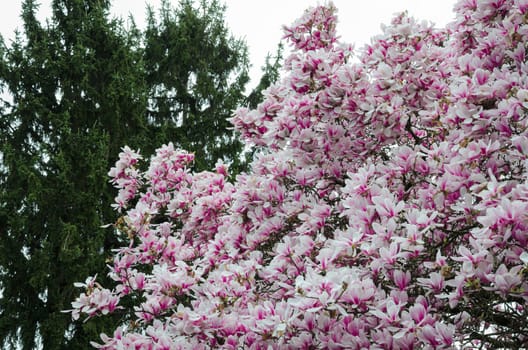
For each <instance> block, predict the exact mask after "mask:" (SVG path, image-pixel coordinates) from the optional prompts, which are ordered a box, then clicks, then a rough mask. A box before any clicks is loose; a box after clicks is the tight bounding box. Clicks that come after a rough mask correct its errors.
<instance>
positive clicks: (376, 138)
mask: <svg viewBox="0 0 528 350" xmlns="http://www.w3.org/2000/svg"><path fill="white" fill-rule="evenodd" d="M455 10H456V20H455V21H454V22H453V23H451V24H450V25H449V26H448V27H447V28H445V29H439V30H436V29H433V28H432V27H431V26H430V25H429V24H426V23H420V22H417V21H415V20H414V19H412V18H410V17H408V16H407V15H405V14H401V15H399V16H397V17H395V18H394V20H393V21H392V23H391V24H390V25H388V26H386V27H385V29H384V31H383V33H382V34H381V35H379V36H377V37H375V38H374V39H373V40H372V42H371V44H370V45H368V46H367V47H366V48H365V50H364V51H362V52H360V53H359V55H358V56H357V57H358V60H356V61H355V60H353V59H352V57H353V55H354V52H353V51H352V50H351V48H350V46H349V45H346V44H344V43H341V42H339V41H338V40H337V37H336V33H335V24H336V14H335V11H336V9H335V8H334V7H333V6H332V5H331V4H329V5H325V6H320V7H316V8H311V9H309V10H308V11H306V12H305V13H304V15H303V16H302V17H301V18H300V19H299V20H298V21H296V22H295V23H294V24H293V25H292V26H290V27H287V28H286V29H285V34H286V37H287V38H288V40H289V42H290V44H291V46H292V47H293V51H292V53H291V55H290V56H289V57H288V58H287V59H286V63H285V65H284V66H285V69H286V75H285V76H284V78H283V79H282V80H281V82H280V83H279V84H276V85H274V86H273V87H271V88H270V89H268V90H267V91H266V93H265V100H264V102H262V103H261V104H259V105H258V107H257V108H256V109H254V110H249V109H244V108H241V109H239V110H238V112H237V113H236V115H235V117H234V118H233V119H232V122H233V124H234V126H235V128H236V129H237V130H239V131H240V132H241V134H242V136H243V137H244V140H246V141H247V142H251V143H253V144H255V145H258V146H259V147H260V149H261V152H260V153H259V156H258V157H257V158H256V159H255V160H254V162H253V163H252V164H251V169H250V171H249V172H248V173H246V174H241V175H239V176H238V177H237V178H236V181H234V182H232V183H231V182H229V181H227V175H228V169H227V167H226V166H225V165H223V164H218V166H217V167H216V170H214V171H212V172H193V171H190V170H189V164H190V163H191V162H192V161H193V155H191V154H189V153H187V152H185V151H182V150H178V149H177V148H175V147H174V146H173V145H172V144H167V145H165V146H163V147H161V148H159V149H158V150H157V152H156V154H155V155H154V156H153V157H152V158H151V159H150V160H143V159H142V158H141V156H140V155H139V154H138V153H137V152H135V151H133V150H132V149H131V148H128V147H125V148H124V149H123V152H122V153H121V154H120V158H119V161H118V162H117V163H116V165H115V167H113V168H112V169H111V171H110V176H111V177H112V182H113V184H114V185H115V186H116V187H117V188H118V189H119V195H118V196H117V198H116V203H115V204H114V205H115V207H116V208H117V210H118V211H120V212H121V213H123V216H122V217H121V218H120V219H119V220H118V221H117V223H116V224H115V226H114V230H115V232H116V234H117V235H118V236H119V237H121V238H122V239H123V240H125V241H126V244H123V246H122V247H121V248H120V249H119V250H118V251H116V252H115V255H114V258H113V262H112V264H111V266H110V272H109V276H110V278H112V279H113V280H114V287H111V288H109V289H107V288H105V287H103V286H102V285H101V284H100V283H99V282H98V279H96V278H93V277H90V278H88V279H87V280H86V282H85V283H81V284H79V287H81V288H83V290H82V292H81V293H82V294H81V295H80V296H79V297H78V298H77V299H76V300H75V301H74V302H73V311H72V314H73V317H74V318H79V317H81V318H92V317H95V316H96V315H100V314H107V313H116V312H117V313H122V314H124V315H127V316H126V322H123V324H122V325H120V326H119V327H117V328H116V330H115V332H114V333H113V334H109V335H102V336H101V340H100V343H94V346H95V347H97V348H102V349H120V348H135V349H152V348H155V349H210V348H224V349H239V348H249V349H274V348H289V349H314V348H316V349H341V348H346V349H366V348H367V349H368V348H375V349H413V348H430V349H437V348H455V347H471V348H475V347H478V348H490V349H491V348H511V349H513V348H526V347H527V346H528V328H527V325H528V322H527V318H528V310H527V308H526V305H527V301H528V277H527V276H528V274H527V271H528V248H527V247H528V217H527V214H526V213H527V212H528V184H527V175H528V174H527V169H528V118H527V116H528V114H527V112H528V71H527V65H526V49H527V47H526V45H527V43H528V37H527V36H528V30H527V29H528V2H527V1H524V0H481V1H474V0H461V1H459V2H458V3H457V5H456V7H455ZM142 163H146V164H148V166H147V170H145V171H142V170H141V166H140V164H142ZM88 322H90V321H88Z"/></svg>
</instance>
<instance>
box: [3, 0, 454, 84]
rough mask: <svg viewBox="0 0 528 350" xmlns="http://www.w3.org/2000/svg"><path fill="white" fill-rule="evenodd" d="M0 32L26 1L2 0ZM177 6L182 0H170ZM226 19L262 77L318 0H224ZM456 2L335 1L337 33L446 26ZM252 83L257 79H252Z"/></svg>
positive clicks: (126, 3)
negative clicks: (408, 20)
mask: <svg viewBox="0 0 528 350" xmlns="http://www.w3.org/2000/svg"><path fill="white" fill-rule="evenodd" d="M0 1H1V2H2V7H1V10H0V33H1V34H2V36H3V37H4V39H5V41H6V43H9V41H10V40H11V39H12V38H13V33H14V30H15V28H21V20H20V12H21V4H22V0H0ZM172 1H173V3H174V4H175V5H176V4H177V3H178V0H172ZM224 1H225V3H226V5H227V12H226V21H227V23H228V26H229V27H230V28H231V31H232V33H233V34H234V35H235V36H237V37H242V38H244V39H245V40H246V42H247V44H248V46H249V50H250V62H251V63H252V65H253V69H252V71H251V76H252V79H253V80H256V79H258V77H259V76H260V67H261V66H262V65H263V64H264V58H265V57H266V54H267V53H268V52H271V53H274V52H275V49H276V47H277V44H278V43H279V41H280V39H281V37H282V31H281V26H282V25H283V24H290V23H291V22H292V21H293V20H295V19H296V18H298V17H299V16H300V15H301V14H302V13H303V11H304V9H305V8H307V7H309V6H313V5H316V4H317V3H324V1H317V0H224ZM50 2H51V0H40V3H41V8H40V13H39V18H41V19H44V18H46V17H48V16H49V15H50V12H51V10H50ZM160 2H161V1H160V0H146V1H145V0H113V1H112V4H113V5H112V13H113V14H114V15H116V16H120V17H123V18H127V17H128V14H132V15H133V17H134V19H135V21H136V23H137V24H138V25H139V26H140V27H142V26H143V25H144V14H145V9H146V6H147V4H151V5H152V6H153V7H154V8H159V4H160ZM454 3H455V0H437V1H433V0H361V1H357V0H334V4H335V5H336V7H337V8H338V17H339V24H338V28H337V31H338V34H339V35H340V36H341V38H342V40H343V41H346V42H349V43H354V44H355V45H356V47H357V48H359V47H362V46H363V44H365V43H367V42H369V39H370V38H371V37H372V36H374V35H376V34H379V33H380V24H381V23H388V22H389V21H390V19H391V18H392V15H393V14H394V13H396V12H400V11H404V10H407V11H408V12H409V13H410V14H411V15H413V16H414V17H416V18H418V19H421V20H428V21H432V22H433V23H435V24H436V26H439V27H443V26H445V25H446V24H447V23H448V22H450V21H451V20H452V19H453V11H452V8H453V5H454ZM252 83H255V82H254V81H253V82H252Z"/></svg>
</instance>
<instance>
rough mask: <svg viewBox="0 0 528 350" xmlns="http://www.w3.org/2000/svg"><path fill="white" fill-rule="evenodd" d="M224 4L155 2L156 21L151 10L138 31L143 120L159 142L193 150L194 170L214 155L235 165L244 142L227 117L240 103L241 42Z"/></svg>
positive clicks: (243, 78) (244, 66)
mask: <svg viewBox="0 0 528 350" xmlns="http://www.w3.org/2000/svg"><path fill="white" fill-rule="evenodd" d="M224 12H225V7H224V6H223V5H222V4H221V3H220V2H219V1H217V0H210V1H207V0H201V1H196V2H193V1H190V0H181V1H180V2H179V5H178V7H177V8H173V7H171V5H170V3H169V1H167V0H164V1H162V5H161V8H160V10H159V20H158V19H157V18H158V17H157V15H156V14H155V12H154V11H153V10H152V9H149V10H148V13H147V28H146V31H145V56H144V62H145V67H146V81H147V84H148V86H149V107H148V112H147V116H148V120H149V122H150V125H151V126H152V127H153V129H152V137H153V138H155V139H157V140H158V141H159V143H166V142H168V141H172V142H174V143H175V144H176V145H178V146H179V147H181V148H184V149H187V150H189V151H191V152H194V153H195V156H196V157H195V159H196V162H195V168H196V169H198V170H203V169H211V168H212V167H213V166H214V164H215V163H216V161H217V159H219V158H222V159H224V161H226V162H229V163H232V166H231V167H232V169H233V170H234V171H237V170H238V169H240V167H241V166H242V162H241V159H240V157H239V155H240V153H241V151H242V149H243V145H242V143H241V142H240V141H239V140H238V139H237V138H235V137H234V135H233V133H232V132H231V131H230V130H229V129H230V126H231V125H230V123H229V121H228V118H230V117H231V116H232V113H233V110H234V109H235V108H236V107H237V106H239V105H240V104H241V103H242V102H243V101H244V98H245V96H244V90H245V85H246V83H247V82H248V79H249V78H248V67H249V64H248V58H247V47H246V44H245V42H244V41H242V40H239V39H235V38H234V37H233V36H232V35H230V34H229V31H228V27H227V25H226V23H225V20H224Z"/></svg>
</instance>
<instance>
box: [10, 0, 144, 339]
mask: <svg viewBox="0 0 528 350" xmlns="http://www.w3.org/2000/svg"><path fill="white" fill-rule="evenodd" d="M52 6H53V17H52V18H51V20H50V21H49V22H48V24H47V25H42V24H41V23H39V21H38V20H37V19H36V18H35V13H36V9H37V3H36V2H35V1H34V0H26V1H24V4H23V11H22V19H23V22H24V30H23V33H20V34H19V35H17V37H16V39H15V41H14V43H13V44H12V45H11V46H10V47H9V48H6V49H5V50H4V52H3V60H2V65H1V69H0V73H1V77H0V78H1V80H2V82H3V83H4V85H5V87H6V92H8V93H9V96H10V98H9V99H8V101H6V103H7V104H8V106H7V107H6V108H5V109H4V111H3V115H2V118H1V123H2V124H1V126H0V147H1V149H0V151H1V154H2V167H1V178H0V181H1V191H0V196H1V197H0V222H1V225H0V230H1V231H2V232H0V237H1V238H0V286H1V290H2V292H1V298H0V347H8V348H9V347H12V348H18V346H22V347H23V349H34V348H36V347H38V346H42V347H43V348H44V349H80V348H88V347H89V342H88V340H89V339H96V338H97V336H98V334H99V333H100V332H101V331H104V330H105V327H104V326H105V325H104V324H102V323H101V321H95V322H90V323H86V324H83V323H82V322H79V323H72V322H71V315H69V314H65V313H63V312H62V311H63V310H66V309H69V308H71V306H70V303H71V301H72V300H73V299H74V297H75V295H76V294H77V293H78V290H77V289H75V288H74V287H73V283H74V282H76V281H81V280H82V279H83V278H84V277H83V276H86V275H87V274H91V273H97V272H103V271H104V266H105V256H106V253H107V252H108V250H109V249H110V248H111V247H112V240H111V239H109V237H111V232H109V231H108V230H104V229H102V228H101V227H100V226H101V225H102V224H103V223H107V222H112V221H113V220H114V213H113V212H112V211H111V210H110V202H111V200H112V197H113V191H112V189H111V187H110V185H109V184H108V182H107V177H106V173H107V171H108V169H109V167H110V165H111V164H112V163H113V162H114V160H115V158H116V156H117V153H118V151H119V148H120V147H121V146H123V145H125V144H129V145H130V146H131V147H138V146H141V145H142V144H143V143H144V142H145V140H146V138H147V137H146V123H145V118H144V111H145V106H146V94H145V91H146V88H145V85H144V79H143V76H142V74H143V73H142V64H141V52H139V51H138V50H136V49H137V47H138V43H139V37H138V36H137V35H136V36H134V35H133V31H131V32H125V31H124V29H123V26H122V24H121V23H120V22H118V21H115V20H111V19H109V14H108V9H109V6H110V4H109V1H102V0H54V1H53V4H52ZM131 33H132V34H131ZM136 34H137V33H136ZM17 344H18V345H17Z"/></svg>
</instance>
